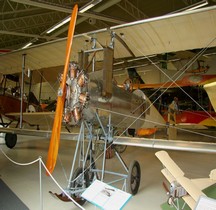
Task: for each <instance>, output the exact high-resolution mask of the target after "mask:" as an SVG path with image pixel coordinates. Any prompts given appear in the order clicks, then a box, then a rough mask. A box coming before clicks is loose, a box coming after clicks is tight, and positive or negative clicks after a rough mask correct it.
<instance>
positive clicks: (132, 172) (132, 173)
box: [127, 160, 141, 195]
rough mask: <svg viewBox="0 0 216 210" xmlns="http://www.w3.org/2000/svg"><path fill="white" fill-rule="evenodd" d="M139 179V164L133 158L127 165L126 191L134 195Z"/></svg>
mask: <svg viewBox="0 0 216 210" xmlns="http://www.w3.org/2000/svg"><path fill="white" fill-rule="evenodd" d="M140 179H141V170H140V164H139V162H138V161H136V160H134V161H133V162H132V163H131V164H130V167H129V171H128V177H127V192H128V193H131V194H132V195H136V194H137V192H138V189H139V185H140Z"/></svg>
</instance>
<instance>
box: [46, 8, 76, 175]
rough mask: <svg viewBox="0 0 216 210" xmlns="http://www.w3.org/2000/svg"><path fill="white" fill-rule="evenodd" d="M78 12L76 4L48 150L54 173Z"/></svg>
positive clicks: (48, 161)
mask: <svg viewBox="0 0 216 210" xmlns="http://www.w3.org/2000/svg"><path fill="white" fill-rule="evenodd" d="M77 13H78V6H77V5H75V6H74V8H73V11H72V14H71V20H70V25H69V29H68V39H67V45H66V59H65V65H64V72H63V77H62V81H61V84H60V88H59V91H58V97H57V105H56V111H55V118H54V123H53V128H52V135H51V139H50V144H49V151H48V157H47V163H46V167H47V169H48V170H49V172H50V173H52V172H53V170H54V168H55V165H56V160H57V156H58V150H59V143H60V133H61V124H62V115H63V109H64V102H65V97H66V80H67V74H68V66H69V61H70V54H71V47H72V42H73V35H74V30H75V25H76V19H77Z"/></svg>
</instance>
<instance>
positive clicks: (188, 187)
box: [155, 151, 216, 209]
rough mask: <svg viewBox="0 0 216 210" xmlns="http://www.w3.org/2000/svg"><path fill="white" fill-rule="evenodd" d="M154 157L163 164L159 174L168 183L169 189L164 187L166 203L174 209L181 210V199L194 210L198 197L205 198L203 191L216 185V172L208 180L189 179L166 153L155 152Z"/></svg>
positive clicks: (213, 171)
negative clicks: (165, 189) (166, 195)
mask: <svg viewBox="0 0 216 210" xmlns="http://www.w3.org/2000/svg"><path fill="white" fill-rule="evenodd" d="M155 155H156V157H157V158H158V159H159V160H160V161H161V163H162V164H163V166H164V168H163V169H162V170H161V172H162V174H163V175H164V176H165V178H166V179H167V181H168V182H169V183H170V187H166V188H167V189H168V196H169V199H168V203H169V204H170V205H172V206H174V207H175V208H176V209H183V208H185V204H183V206H181V205H180V202H179V199H180V198H182V199H183V200H184V201H185V202H186V203H187V205H188V206H189V207H190V208H191V209H195V207H196V204H197V202H198V199H199V198H200V196H206V195H205V194H204V192H203V190H204V189H206V188H208V187H210V186H212V185H214V184H215V183H216V176H215V175H216V173H215V172H216V170H215V169H213V170H212V171H211V172H210V174H209V177H208V178H199V179H189V178H187V177H185V176H184V172H183V171H182V170H181V169H180V168H179V167H178V165H177V164H176V163H175V162H174V161H173V160H172V159H171V158H170V156H169V155H168V153H167V152H166V151H159V152H156V153H155Z"/></svg>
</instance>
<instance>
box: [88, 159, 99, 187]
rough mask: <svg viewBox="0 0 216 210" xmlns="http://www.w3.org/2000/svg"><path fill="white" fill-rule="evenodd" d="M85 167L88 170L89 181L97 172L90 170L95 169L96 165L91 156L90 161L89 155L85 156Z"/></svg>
mask: <svg viewBox="0 0 216 210" xmlns="http://www.w3.org/2000/svg"><path fill="white" fill-rule="evenodd" d="M86 169H87V172H88V178H89V182H90V183H91V182H92V181H93V180H94V178H95V175H96V177H97V172H93V171H92V170H95V169H96V165H95V161H94V158H93V157H92V158H91V161H90V155H88V157H87V161H86ZM97 178H98V177H97Z"/></svg>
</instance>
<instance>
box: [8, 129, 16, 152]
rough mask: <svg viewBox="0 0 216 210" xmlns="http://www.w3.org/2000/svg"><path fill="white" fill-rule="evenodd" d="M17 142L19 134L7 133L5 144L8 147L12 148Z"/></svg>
mask: <svg viewBox="0 0 216 210" xmlns="http://www.w3.org/2000/svg"><path fill="white" fill-rule="evenodd" d="M16 143H17V135H16V134H14V133H6V134H5V144H6V145H7V147H8V148H10V149H12V148H13V147H15V145H16Z"/></svg>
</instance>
